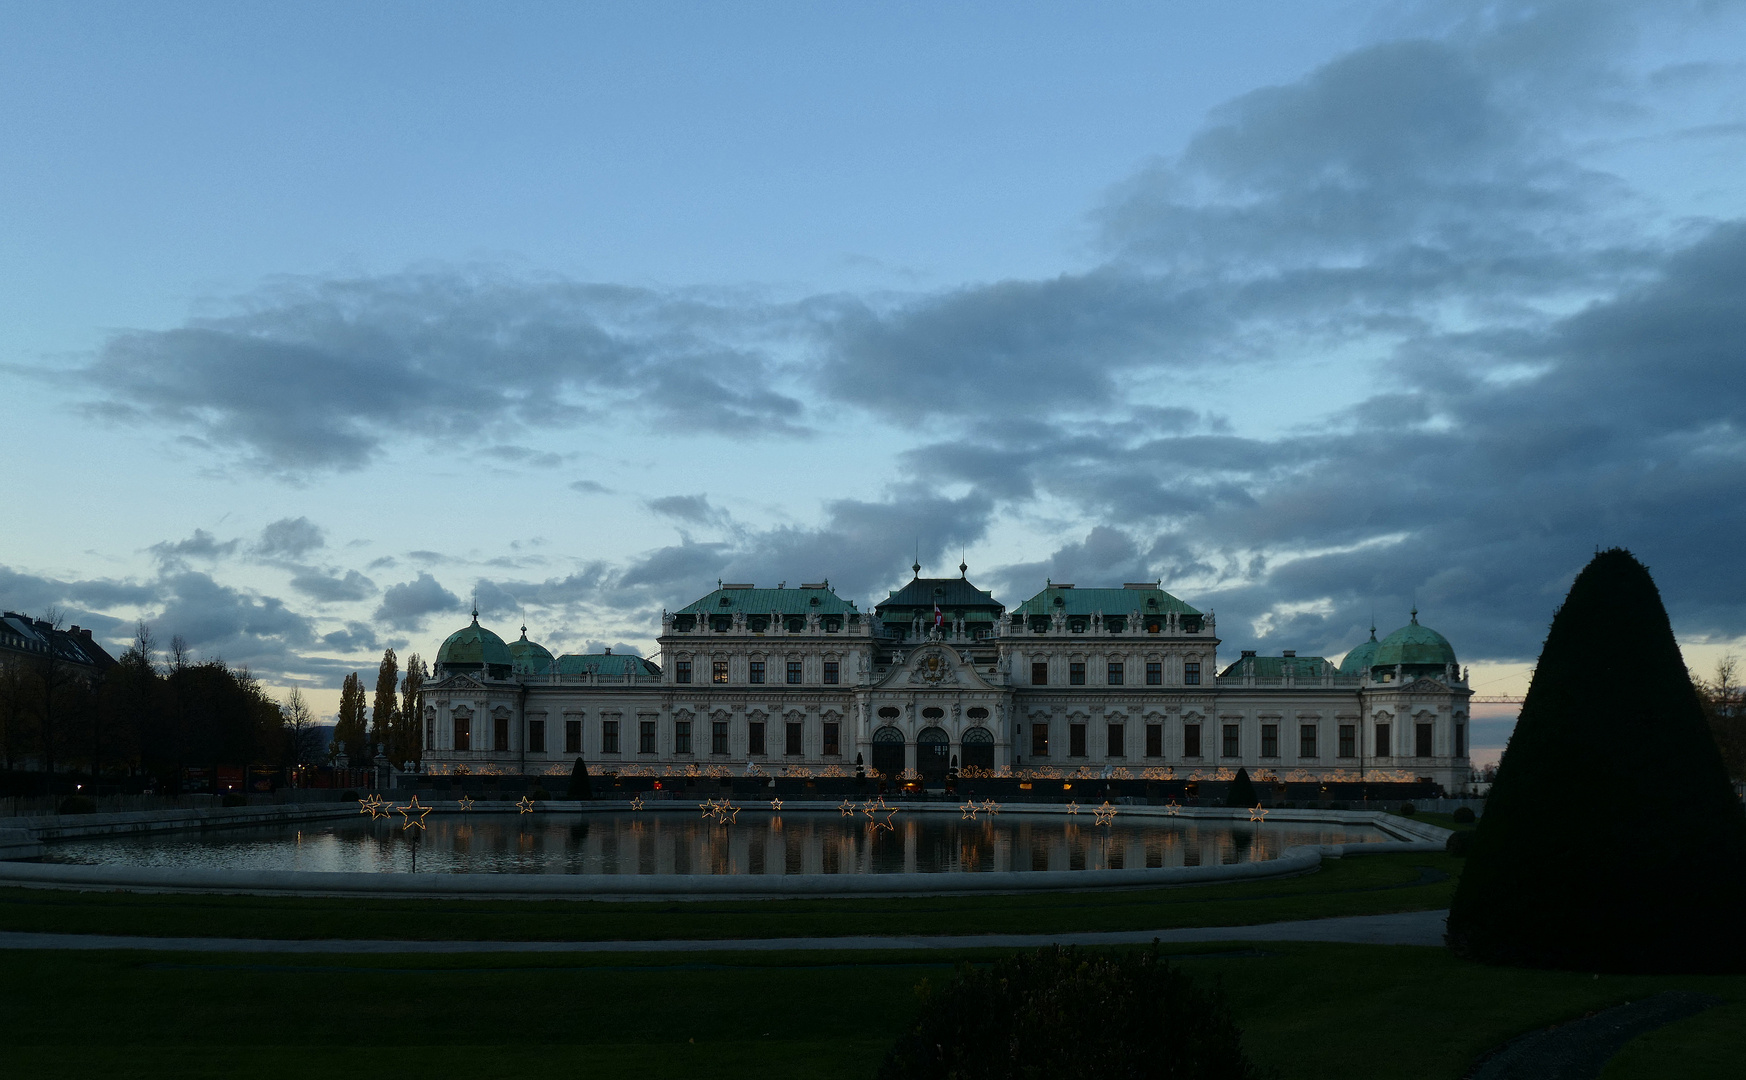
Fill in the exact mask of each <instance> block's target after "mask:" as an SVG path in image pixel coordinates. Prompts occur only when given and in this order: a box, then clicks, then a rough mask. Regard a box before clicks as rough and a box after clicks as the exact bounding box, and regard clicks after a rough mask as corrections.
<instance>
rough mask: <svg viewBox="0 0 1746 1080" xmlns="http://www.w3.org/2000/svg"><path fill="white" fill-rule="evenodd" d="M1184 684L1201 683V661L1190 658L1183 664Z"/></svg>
mask: <svg viewBox="0 0 1746 1080" xmlns="http://www.w3.org/2000/svg"><path fill="white" fill-rule="evenodd" d="M1182 685H1184V686H1199V685H1200V661H1199V660H1189V661H1187V662H1186V663H1184V664H1183V665H1182Z"/></svg>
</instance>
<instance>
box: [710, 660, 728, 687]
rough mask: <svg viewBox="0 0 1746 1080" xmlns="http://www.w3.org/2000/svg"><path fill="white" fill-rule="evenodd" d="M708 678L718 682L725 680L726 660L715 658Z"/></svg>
mask: <svg viewBox="0 0 1746 1080" xmlns="http://www.w3.org/2000/svg"><path fill="white" fill-rule="evenodd" d="M710 679H711V680H712V681H714V682H718V683H719V682H727V661H726V660H717V661H716V662H715V666H714V668H713V670H712V672H711V674H710Z"/></svg>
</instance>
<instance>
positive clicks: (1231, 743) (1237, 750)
mask: <svg viewBox="0 0 1746 1080" xmlns="http://www.w3.org/2000/svg"><path fill="white" fill-rule="evenodd" d="M1239 734H1240V732H1239V729H1238V727H1237V725H1236V724H1226V725H1225V743H1224V749H1223V750H1222V751H1221V752H1220V755H1219V756H1221V757H1241V756H1242V742H1241V739H1240V738H1239Z"/></svg>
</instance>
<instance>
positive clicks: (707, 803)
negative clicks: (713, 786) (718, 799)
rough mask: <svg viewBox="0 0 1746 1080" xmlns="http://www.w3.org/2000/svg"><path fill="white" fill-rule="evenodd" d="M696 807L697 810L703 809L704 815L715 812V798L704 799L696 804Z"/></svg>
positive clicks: (707, 815)
mask: <svg viewBox="0 0 1746 1080" xmlns="http://www.w3.org/2000/svg"><path fill="white" fill-rule="evenodd" d="M697 808H698V809H699V810H701V811H703V816H704V817H709V816H711V815H712V814H714V813H715V800H714V799H705V800H703V801H702V802H700V803H698V804H697Z"/></svg>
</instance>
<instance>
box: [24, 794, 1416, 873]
mask: <svg viewBox="0 0 1746 1080" xmlns="http://www.w3.org/2000/svg"><path fill="white" fill-rule="evenodd" d="M724 818H725V815H718V816H716V817H703V816H700V815H699V813H698V812H697V811H695V810H693V811H691V812H689V813H685V812H679V811H676V810H671V809H662V810H652V809H651V810H643V811H640V812H633V811H629V810H625V811H607V812H588V813H577V812H563V811H554V812H549V813H548V812H539V813H534V814H523V815H505V814H497V813H492V814H481V813H443V814H441V815H440V816H439V815H437V814H431V815H430V816H429V817H428V818H426V822H427V824H428V826H429V828H428V830H426V831H424V832H420V831H419V830H418V829H410V830H408V829H402V827H401V820H400V818H399V817H398V816H395V817H392V818H388V819H382V820H374V821H372V820H370V819H369V818H364V817H360V818H355V819H336V820H334V821H330V822H320V823H314V824H310V825H306V826H302V827H295V826H278V827H272V828H260V829H224V830H214V831H210V832H204V833H198V832H176V833H160V834H157V835H147V836H127V837H99V838H91V839H84V840H68V841H62V842H57V843H52V844H50V845H48V853H47V855H46V856H45V861H49V862H62V863H105V864H121V865H132V866H152V867H187V868H199V869H207V870H323V871H366V872H381V873H408V872H418V873H468V874H477V873H509V874H896V873H923V874H955V873H980V872H986V871H996V870H1003V871H1004V870H1017V871H1025V870H1121V869H1133V868H1138V867H1164V866H1201V865H1217V864H1221V863H1223V864H1230V863H1239V862H1260V861H1264V860H1267V859H1273V858H1277V857H1278V855H1279V854H1280V852H1282V851H1283V850H1284V849H1286V848H1288V847H1292V846H1295V845H1299V844H1354V843H1369V842H1374V841H1379V840H1388V839H1391V838H1390V837H1388V836H1387V835H1385V834H1383V833H1382V832H1381V831H1379V830H1377V829H1375V828H1373V827H1370V826H1354V825H1338V824H1317V823H1302V822H1289V823H1287V822H1279V823H1274V822H1263V823H1249V822H1230V821H1195V820H1192V819H1185V818H1168V817H1150V816H1147V817H1140V816H1123V815H1121V814H1119V813H1118V814H1117V815H1116V817H1115V819H1114V821H1113V822H1111V823H1109V824H1101V825H1100V824H1097V823H1096V822H1095V820H1094V818H1093V816H1092V814H1091V812H1090V811H1089V810H1087V811H1085V812H1084V813H1082V814H1080V815H1077V816H1065V815H1058V814H1026V813H1023V812H1003V813H1000V814H996V815H994V816H992V817H990V816H988V815H986V814H979V815H977V817H976V818H975V819H974V820H969V819H965V818H963V817H961V816H960V815H959V814H957V813H951V814H945V813H937V812H914V811H904V810H899V811H897V812H895V813H893V814H891V815H890V816H889V828H884V827H880V826H879V825H877V824H876V823H875V822H873V821H871V820H870V819H869V818H868V817H867V816H866V815H865V814H861V813H857V814H854V815H853V816H847V815H844V814H841V813H839V812H836V811H830V812H824V811H818V810H805V811H800V812H772V811H770V810H769V809H767V808H764V809H740V810H739V811H738V813H737V814H735V815H733V818H732V820H725V819H724ZM879 820H880V821H884V820H886V818H885V816H884V815H881V818H880V819H879Z"/></svg>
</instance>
